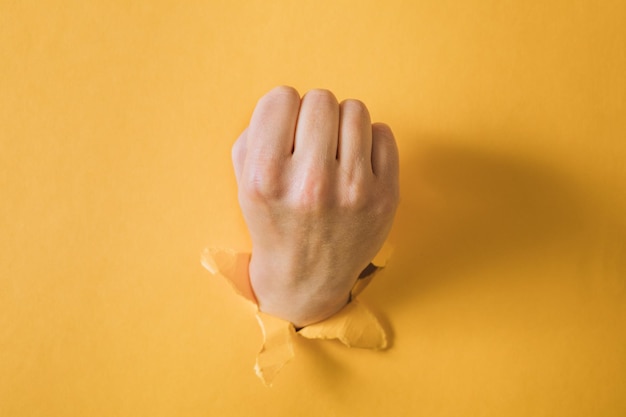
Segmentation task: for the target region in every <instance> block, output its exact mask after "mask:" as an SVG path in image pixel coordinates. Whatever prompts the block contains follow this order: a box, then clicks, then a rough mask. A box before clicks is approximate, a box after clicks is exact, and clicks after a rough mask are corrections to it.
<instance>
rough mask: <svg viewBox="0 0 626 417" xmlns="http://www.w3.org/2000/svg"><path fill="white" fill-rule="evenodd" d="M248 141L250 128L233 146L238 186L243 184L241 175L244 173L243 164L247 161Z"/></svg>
mask: <svg viewBox="0 0 626 417" xmlns="http://www.w3.org/2000/svg"><path fill="white" fill-rule="evenodd" d="M247 141H248V128H246V129H245V130H244V131H243V132H241V135H239V138H237V140H236V141H235V144H234V145H233V149H232V151H231V157H232V160H233V168H234V169H235V178H236V179H237V184H240V183H241V173H242V172H243V164H244V161H245V160H246V149H247V145H248V144H247Z"/></svg>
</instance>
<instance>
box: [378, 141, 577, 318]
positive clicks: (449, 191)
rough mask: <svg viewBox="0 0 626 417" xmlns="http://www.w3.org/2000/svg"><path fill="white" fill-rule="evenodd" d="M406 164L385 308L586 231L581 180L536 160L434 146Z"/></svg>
mask: <svg viewBox="0 0 626 417" xmlns="http://www.w3.org/2000/svg"><path fill="white" fill-rule="evenodd" d="M400 168H401V178H400V190H401V192H400V193H401V202H400V207H399V209H398V213H397V215H396V220H395V224H394V229H393V231H392V235H391V241H392V242H393V243H394V246H395V251H394V254H393V256H392V259H391V262H390V264H389V267H388V270H387V271H386V275H387V276H388V277H389V278H388V279H383V280H379V282H377V284H376V299H377V301H378V302H377V303H376V304H378V305H380V306H382V305H384V304H387V303H389V304H394V305H397V304H399V303H413V302H414V301H415V296H416V294H418V293H419V292H421V291H425V290H426V289H428V288H429V287H430V286H435V285H438V283H441V282H442V281H443V280H450V279H463V277H464V272H465V271H467V270H469V269H474V268H477V267H479V266H480V265H482V264H485V263H490V262H496V261H497V260H498V259H501V258H504V257H507V256H509V255H510V254H512V252H515V251H524V250H529V249H533V248H534V249H536V248H537V247H541V246H542V245H545V244H551V243H554V242H566V241H567V240H568V239H571V238H572V237H573V236H574V235H575V234H576V233H578V232H579V229H580V224H581V216H582V214H581V213H582V211H581V209H580V204H579V203H580V201H581V200H580V197H579V194H580V193H579V192H577V190H576V187H575V186H574V184H573V181H571V180H570V181H569V182H568V180H567V178H564V177H563V176H562V175H560V174H558V173H557V172H555V171H554V170H552V169H550V167H547V166H542V165H541V164H539V163H537V162H535V161H532V160H528V159H524V158H522V157H520V156H517V155H513V154H505V153H498V152H495V151H489V150H481V149H472V148H461V147H453V146H451V145H448V146H445V145H439V146H437V145H432V143H431V144H429V145H424V146H422V147H421V148H419V149H417V150H416V152H415V153H413V154H410V155H409V156H408V158H407V157H405V158H403V160H402V165H401V167H400ZM382 309H383V310H384V307H383V308H382Z"/></svg>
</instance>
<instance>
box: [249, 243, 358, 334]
mask: <svg viewBox="0 0 626 417" xmlns="http://www.w3.org/2000/svg"><path fill="white" fill-rule="evenodd" d="M326 275H327V274H325V273H324V272H319V271H313V272H311V271H302V270H298V268H281V267H280V266H278V265H277V263H276V262H264V261H263V258H262V257H261V256H256V255H255V254H254V253H253V256H252V259H251V261H250V265H249V276H250V285H251V287H252V290H253V292H254V294H255V296H256V299H257V302H258V306H259V310H261V311H263V312H264V313H267V314H270V315H273V316H276V317H279V318H282V319H284V320H287V321H289V322H291V323H293V324H294V326H296V327H304V326H308V325H310V324H313V323H316V322H319V321H322V320H325V319H327V318H328V317H331V316H332V315H334V314H336V313H337V312H339V311H340V310H341V309H342V308H343V307H345V306H346V304H348V302H349V301H350V291H351V289H352V286H353V284H354V282H356V280H357V278H358V275H359V274H358V273H355V274H351V275H350V276H349V277H348V278H342V277H341V276H339V275H338V274H333V276H326Z"/></svg>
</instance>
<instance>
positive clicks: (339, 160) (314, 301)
mask: <svg viewBox="0 0 626 417" xmlns="http://www.w3.org/2000/svg"><path fill="white" fill-rule="evenodd" d="M233 164H234V167H235V173H236V177H237V183H238V186H239V203H240V205H241V209H242V211H243V215H244V218H245V221H246V224H247V226H248V229H249V230H250V234H251V238H252V258H251V261H250V266H249V272H250V283H251V285H252V289H253V291H254V293H255V295H256V297H257V301H258V303H259V308H260V310H261V311H263V312H266V313H268V314H271V315H274V316H277V317H280V318H283V319H285V320H288V321H290V322H292V323H293V324H294V325H295V326H297V327H302V326H306V325H308V324H311V323H315V322H317V321H321V320H324V319H325V318H327V317H330V316H332V315H333V314H335V313H336V312H337V311H339V310H340V309H341V308H342V307H344V306H345V305H346V303H347V302H348V300H349V296H350V290H351V289H352V286H353V285H354V283H355V282H356V280H357V278H358V276H359V274H360V273H361V271H363V269H364V268H366V267H367V266H368V264H369V263H370V261H371V260H372V259H373V258H374V256H375V255H376V253H377V252H378V251H379V250H380V248H381V246H382V245H383V243H384V241H385V239H386V237H387V234H388V233H389V230H390V228H391V224H392V222H393V217H394V214H395V211H396V207H397V205H398V150H397V147H396V143H395V140H394V137H393V134H392V132H391V130H390V129H389V127H387V125H384V124H373V125H372V123H371V120H370V116H369V113H368V111H367V108H366V107H365V105H364V104H363V103H361V102H360V101H357V100H345V101H343V102H342V103H341V104H339V103H337V99H336V98H335V96H334V95H333V94H332V93H331V92H329V91H326V90H312V91H310V92H308V93H307V94H306V95H305V96H304V97H303V98H302V99H300V95H299V94H298V92H297V91H296V90H294V89H293V88H290V87H277V88H275V89H273V90H272V91H270V92H269V93H267V94H266V95H265V96H263V97H262V98H261V99H260V100H259V102H258V104H257V106H256V108H255V110H254V113H253V115H252V119H251V120H250V125H249V126H248V128H247V129H246V130H245V131H244V132H243V133H242V134H241V136H240V137H239V139H237V142H236V143H235V145H234V146H233Z"/></svg>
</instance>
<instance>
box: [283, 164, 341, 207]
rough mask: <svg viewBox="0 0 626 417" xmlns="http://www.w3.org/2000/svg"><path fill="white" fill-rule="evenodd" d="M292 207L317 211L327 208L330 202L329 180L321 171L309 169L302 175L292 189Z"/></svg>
mask: <svg viewBox="0 0 626 417" xmlns="http://www.w3.org/2000/svg"><path fill="white" fill-rule="evenodd" d="M294 191H295V193H294V198H293V201H292V204H293V208H294V209H296V210H299V211H306V212H317V211H321V210H324V209H326V208H328V207H329V206H330V204H331V202H332V198H331V193H330V189H329V181H328V178H327V176H326V175H323V173H319V172H315V171H311V172H308V173H307V175H305V176H304V177H303V179H302V180H301V181H300V182H299V183H298V185H297V187H296V189H295V190H294Z"/></svg>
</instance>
